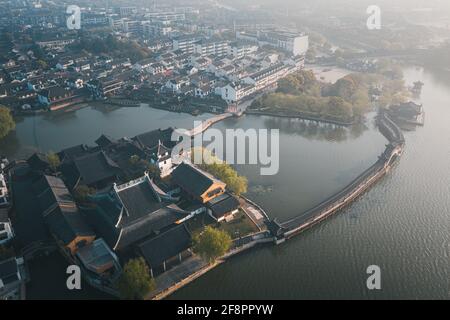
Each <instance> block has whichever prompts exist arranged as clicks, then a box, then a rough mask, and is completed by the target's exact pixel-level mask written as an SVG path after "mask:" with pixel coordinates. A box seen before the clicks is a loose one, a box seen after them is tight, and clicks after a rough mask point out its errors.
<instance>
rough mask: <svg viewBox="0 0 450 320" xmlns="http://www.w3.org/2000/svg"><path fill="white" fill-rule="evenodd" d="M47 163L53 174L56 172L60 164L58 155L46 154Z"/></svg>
mask: <svg viewBox="0 0 450 320" xmlns="http://www.w3.org/2000/svg"><path fill="white" fill-rule="evenodd" d="M47 161H48V164H49V165H50V169H52V171H53V172H56V170H58V167H59V165H60V164H61V161H60V160H59V157H58V155H57V154H56V153H54V152H53V151H50V152H49V153H47Z"/></svg>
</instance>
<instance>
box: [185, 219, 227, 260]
mask: <svg viewBox="0 0 450 320" xmlns="http://www.w3.org/2000/svg"><path fill="white" fill-rule="evenodd" d="M193 241H194V246H193V249H194V252H195V253H197V254H199V255H200V256H202V258H203V259H205V260H206V261H208V262H210V263H211V262H214V261H215V260H216V259H217V258H219V257H221V256H223V255H224V254H225V253H226V252H227V251H228V250H229V249H230V247H231V243H232V240H231V237H230V235H229V234H228V233H226V232H225V231H223V230H218V229H215V228H213V227H211V226H207V227H205V229H204V230H203V232H201V233H198V234H195V235H194V237H193Z"/></svg>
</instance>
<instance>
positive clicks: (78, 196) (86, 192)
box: [73, 185, 95, 203]
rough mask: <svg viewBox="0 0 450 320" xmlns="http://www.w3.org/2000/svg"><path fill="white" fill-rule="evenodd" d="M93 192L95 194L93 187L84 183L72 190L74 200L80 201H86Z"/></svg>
mask: <svg viewBox="0 0 450 320" xmlns="http://www.w3.org/2000/svg"><path fill="white" fill-rule="evenodd" d="M93 194H95V189H94V188H90V187H88V186H85V185H81V186H78V187H76V189H75V190H74V192H73V196H74V198H75V200H76V201H77V202H80V203H85V202H87V200H88V197H89V196H90V195H93Z"/></svg>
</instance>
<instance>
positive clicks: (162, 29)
mask: <svg viewBox="0 0 450 320" xmlns="http://www.w3.org/2000/svg"><path fill="white" fill-rule="evenodd" d="M142 29H143V33H144V35H145V36H168V35H169V34H170V33H172V31H173V29H172V27H171V26H170V25H169V24H168V23H165V22H163V21H155V22H151V23H145V24H143V25H142Z"/></svg>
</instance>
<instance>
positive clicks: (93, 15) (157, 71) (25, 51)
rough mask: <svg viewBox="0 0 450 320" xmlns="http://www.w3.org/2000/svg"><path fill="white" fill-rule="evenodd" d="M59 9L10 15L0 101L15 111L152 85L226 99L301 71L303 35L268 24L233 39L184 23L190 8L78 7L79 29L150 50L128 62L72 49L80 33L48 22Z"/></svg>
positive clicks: (0, 59)
mask: <svg viewBox="0 0 450 320" xmlns="http://www.w3.org/2000/svg"><path fill="white" fill-rule="evenodd" d="M59 9H60V8H55V9H53V10H54V11H55V14H54V15H53V16H52V15H51V14H48V17H47V16H46V14H45V12H46V10H47V11H48V10H49V9H44V8H38V9H36V8H34V9H29V10H28V11H30V10H31V12H30V15H31V16H34V15H35V14H37V13H36V12H35V11H37V12H40V14H41V15H43V17H44V18H45V19H48V20H49V21H51V22H48V23H47V24H46V23H44V22H39V21H40V20H39V19H38V20H37V21H28V20H26V19H25V20H26V21H28V22H29V23H30V24H29V25H22V24H20V23H19V22H20V21H22V20H20V19H19V20H17V21H15V20H14V23H15V24H18V26H19V27H20V28H22V29H23V35H22V36H17V35H16V36H15V38H14V39H2V40H0V66H1V72H0V103H1V104H4V105H7V106H9V107H11V108H14V109H18V110H22V111H24V110H36V109H49V110H57V109H61V108H64V107H67V106H70V105H74V104H77V103H80V102H84V101H89V100H91V99H97V100H98V99H106V98H108V97H111V96H121V97H123V96H126V97H130V96H131V97H132V98H139V97H142V96H145V93H146V92H147V93H148V92H149V89H150V88H151V89H156V93H157V95H158V96H159V95H161V96H162V95H164V94H172V95H176V96H178V97H181V98H183V97H192V98H196V99H197V98H198V99H203V98H207V97H212V98H220V99H222V100H223V101H225V102H226V103H228V104H230V103H235V102H238V101H240V100H242V99H244V98H245V97H248V96H250V95H252V94H254V93H256V92H260V91H261V90H263V89H266V88H269V87H270V86H272V85H274V84H276V81H277V80H278V79H279V78H281V77H283V76H285V75H286V74H287V73H289V72H293V71H295V70H298V69H299V68H301V67H302V66H303V64H304V55H305V53H306V51H307V49H308V37H307V36H306V35H304V34H301V33H298V32H292V31H286V30H280V29H275V28H271V29H268V30H267V29H265V30H258V31H257V32H254V33H251V34H250V33H249V32H240V31H237V32H236V33H235V36H234V37H227V38H223V37H221V36H220V32H219V31H218V30H215V29H214V28H213V29H212V30H210V31H211V32H207V31H208V30H209V29H204V28H202V26H201V25H195V24H194V25H193V24H192V21H188V17H189V16H190V15H192V14H194V15H196V14H198V12H197V11H198V10H195V9H193V8H176V10H175V9H174V10H173V11H171V12H168V11H164V10H157V11H151V10H148V9H146V10H138V9H137V8H134V7H120V8H115V9H117V10H111V12H104V11H101V10H100V11H99V12H91V11H86V12H84V11H83V15H82V17H83V21H84V23H85V27H86V28H89V27H90V26H91V22H92V24H93V25H96V24H100V25H105V26H109V27H110V28H111V33H110V34H109V35H102V37H106V36H113V37H115V38H116V39H119V40H120V39H123V40H125V41H130V40H133V41H137V42H138V43H139V45H140V46H142V48H145V49H146V50H149V51H150V52H151V57H150V58H148V59H144V60H141V61H130V59H128V58H123V55H122V57H121V58H117V57H116V56H114V54H112V55H111V56H109V55H106V54H100V55H95V54H92V53H89V52H87V51H81V52H80V51H74V48H73V45H74V44H75V45H76V44H77V43H79V42H80V39H81V38H80V35H79V34H77V33H74V32H71V31H70V30H67V28H65V25H64V24H63V23H62V22H61V21H59V20H58V21H59V23H60V24H61V26H58V24H57V23H56V22H55V21H54V20H55V17H58V14H56V13H57V12H59V11H58V10H59ZM12 10H13V11H14V9H12ZM17 10H19V9H17ZM24 10H26V9H24ZM83 10H84V9H83ZM28 11H26V12H28ZM18 12H21V11H20V10H19V11H18ZM50 12H51V11H50ZM21 17H22V15H21ZM28 19H29V18H28ZM45 19H44V20H45ZM25 20H24V21H22V22H21V23H26V21H25ZM11 21H12V20H11ZM45 21H46V20H45ZM48 24H50V26H48ZM188 25H190V27H188ZM25 26H26V28H25ZM29 30H36V34H38V35H39V37H38V38H39V39H37V40H36V41H35V44H34V46H30V44H29V43H27V40H26V39H28V38H27V37H29V35H28V33H30V31H29ZM96 36H97V35H96ZM83 37H85V38H86V37H88V38H89V35H88V34H86V33H85V34H84V35H83ZM93 39H94V38H93ZM156 43H158V45H156ZM137 91H139V93H137ZM153 92H154V91H153ZM133 93H134V95H133Z"/></svg>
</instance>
